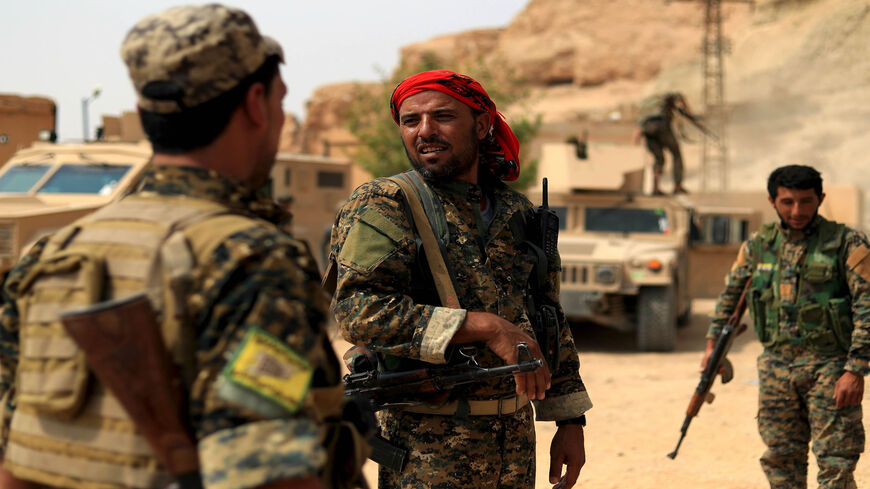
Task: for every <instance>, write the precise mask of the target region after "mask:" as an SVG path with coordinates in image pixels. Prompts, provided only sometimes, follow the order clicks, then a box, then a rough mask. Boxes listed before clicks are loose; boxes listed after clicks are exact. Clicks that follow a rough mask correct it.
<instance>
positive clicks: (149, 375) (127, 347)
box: [61, 293, 202, 489]
mask: <svg viewBox="0 0 870 489" xmlns="http://www.w3.org/2000/svg"><path fill="white" fill-rule="evenodd" d="M61 321H62V322H63V325H64V328H66V331H67V333H68V334H69V336H70V338H72V340H73V341H74V342H75V343H76V344H77V345H78V347H79V348H80V349H81V350H82V351H83V352H84V354H85V358H86V359H87V363H88V366H89V367H90V368H91V370H92V371H93V372H94V374H95V375H96V377H97V379H99V381H100V383H102V384H103V385H104V386H105V387H106V388H107V389H109V391H110V392H111V393H112V394H113V395H114V396H115V397H116V398H117V399H118V401H119V402H120V404H121V406H123V407H124V410H125V411H126V412H127V414H128V415H129V416H130V419H131V420H132V421H133V422H134V423H135V424H136V427H137V428H139V430H140V431H141V432H142V434H143V436H144V437H145V439H146V440H148V444H149V445H150V446H151V448H152V449H153V450H154V453H155V455H156V456H157V458H158V460H160V462H161V463H162V464H163V466H164V467H165V468H166V470H167V471H168V472H169V473H170V474H172V475H173V476H174V477H175V478H176V480H177V481H178V483H179V485H180V486H181V487H182V489H194V488H201V487H202V482H201V481H200V478H199V458H198V452H197V449H196V443H195V442H194V440H193V437H192V436H191V434H190V432H189V431H188V428H187V426H186V424H185V422H184V419H185V416H184V412H185V411H186V409H185V406H184V399H185V395H184V387H183V384H182V381H181V377H180V376H179V374H178V370H177V369H176V367H175V365H174V364H173V363H172V359H171V358H170V356H169V352H168V351H167V350H166V347H165V345H164V343H163V339H162V337H161V334H160V325H159V324H157V322H156V319H155V314H154V311H153V309H152V308H151V303H150V301H149V300H148V297H147V295H145V294H144V293H143V294H137V295H134V296H131V297H129V298H126V299H121V300H117V301H107V302H101V303H98V304H94V305H93V306H90V307H86V308H82V309H76V310H73V311H68V312H66V313H64V314H61Z"/></svg>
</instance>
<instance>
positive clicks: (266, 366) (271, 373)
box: [222, 328, 314, 413]
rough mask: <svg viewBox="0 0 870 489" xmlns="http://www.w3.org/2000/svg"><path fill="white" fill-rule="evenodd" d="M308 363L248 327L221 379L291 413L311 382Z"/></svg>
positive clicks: (275, 340)
mask: <svg viewBox="0 0 870 489" xmlns="http://www.w3.org/2000/svg"><path fill="white" fill-rule="evenodd" d="M313 372H314V370H313V369H312V368H311V364H309V363H308V361H307V360H306V359H305V358H304V357H303V356H301V355H299V354H298V353H296V352H294V351H293V350H292V349H290V348H289V347H288V346H287V345H285V344H284V343H283V342H282V341H280V340H279V339H278V338H275V337H274V336H272V335H271V334H269V333H267V332H265V331H263V330H261V329H259V328H251V329H250V330H249V331H248V333H247V334H246V335H245V338H244V339H243V340H242V344H241V345H240V346H239V349H238V350H237V351H236V354H235V355H234V356H233V358H232V360H230V362H229V363H228V364H227V366H226V367H225V368H224V371H223V374H222V377H223V379H222V380H223V381H225V382H229V383H231V384H235V385H237V386H241V387H244V388H245V389H247V390H248V391H251V392H252V393H255V394H258V395H259V396H261V397H264V398H266V399H268V400H269V401H272V402H273V403H275V404H278V405H280V406H281V407H283V408H284V409H286V410H287V411H289V412H290V413H294V412H296V411H297V410H298V409H299V407H300V406H301V405H302V401H303V400H304V399H305V395H306V394H307V393H308V389H309V387H310V384H311V376H312V374H313Z"/></svg>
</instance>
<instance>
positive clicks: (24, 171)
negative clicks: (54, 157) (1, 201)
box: [0, 164, 51, 193]
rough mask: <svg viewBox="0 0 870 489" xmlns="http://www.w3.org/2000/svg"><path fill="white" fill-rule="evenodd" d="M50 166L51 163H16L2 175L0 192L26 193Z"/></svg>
mask: <svg viewBox="0 0 870 489" xmlns="http://www.w3.org/2000/svg"><path fill="white" fill-rule="evenodd" d="M49 168H51V165H32V164H31V165H15V166H13V167H11V168H9V170H7V171H6V173H4V174H3V176H2V177H0V192H9V193H25V192H27V191H28V190H30V189H31V188H32V187H33V185H34V184H35V183H36V182H38V181H39V179H40V178H42V176H43V175H45V172H47V171H48V169H49Z"/></svg>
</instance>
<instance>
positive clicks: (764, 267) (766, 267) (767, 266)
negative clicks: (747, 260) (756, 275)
mask: <svg viewBox="0 0 870 489" xmlns="http://www.w3.org/2000/svg"><path fill="white" fill-rule="evenodd" d="M757 270H758V271H759V272H769V271H771V270H773V263H759V264H758V267H757Z"/></svg>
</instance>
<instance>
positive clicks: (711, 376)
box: [668, 277, 752, 459]
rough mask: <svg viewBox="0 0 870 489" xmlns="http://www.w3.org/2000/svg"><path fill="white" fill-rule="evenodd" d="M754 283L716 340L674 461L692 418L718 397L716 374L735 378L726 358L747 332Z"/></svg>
mask: <svg viewBox="0 0 870 489" xmlns="http://www.w3.org/2000/svg"><path fill="white" fill-rule="evenodd" d="M751 283H752V278H751V277H750V278H749V280H747V282H746V287H744V288H743V292H742V293H741V294H740V299H739V300H738V301H737V306H736V307H735V308H734V312H733V313H732V314H731V317H730V318H728V323H727V324H725V326H724V327H723V328H722V332H721V333H720V334H719V338H718V339H717V340H716V346H715V347H714V348H713V353H712V354H711V355H710V359H709V360H708V361H707V366H706V367H704V371H703V372H702V373H701V380H700V382H698V387H695V393H694V394H692V399H691V400H690V401H689V407H688V409H686V418H685V419H684V420H683V426H682V427H681V428H680V440H679V441H678V442H677V447H676V448H674V451H673V452H671V453H669V454H668V457H669V458H671V459H674V458H676V457H677V450H679V449H680V445H681V444H682V443H683V438H685V437H686V431H688V430H689V424H690V423H691V422H692V418H693V417H695V416H697V415H698V411H700V410H701V406H702V405H703V404H704V402H705V401H706V402H707V403H708V404H709V403H711V402H713V399H715V397H716V396H714V395H713V393H712V392H710V389H711V388H712V387H713V381H714V380H716V374H717V373H719V371H720V370H721V371H722V383H723V384H727V383H728V382H731V379H733V378H734V367H733V366H732V365H731V362H730V361H729V360H728V359H727V358H725V356H726V355H728V351H729V350H731V344H732V343H734V338H735V337H736V336H737V335H739V334H740V333H742V332H744V331H745V330H746V325H745V324H741V323H740V320H741V319H742V318H743V313H744V312H746V291H748V290H749V285H750V284H751Z"/></svg>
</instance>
